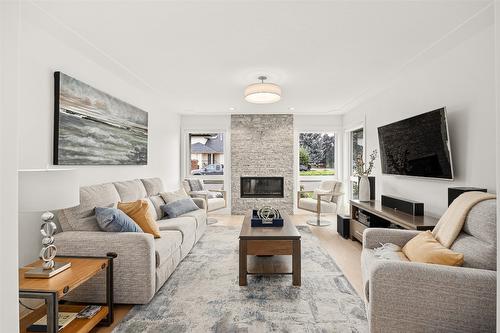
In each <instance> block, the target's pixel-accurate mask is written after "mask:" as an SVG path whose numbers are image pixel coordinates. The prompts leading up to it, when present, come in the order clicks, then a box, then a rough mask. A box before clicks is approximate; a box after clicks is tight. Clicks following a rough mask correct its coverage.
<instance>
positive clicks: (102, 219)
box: [95, 207, 143, 232]
mask: <svg viewBox="0 0 500 333" xmlns="http://www.w3.org/2000/svg"><path fill="white" fill-rule="evenodd" d="M95 217H96V220H97V224H98V225H99V228H100V229H101V230H102V231H108V232H143V231H142V229H141V227H139V226H138V225H137V224H136V223H135V222H134V220H132V219H131V218H130V217H128V215H127V214H125V213H124V212H122V211H121V210H119V209H116V208H103V207H96V209H95Z"/></svg>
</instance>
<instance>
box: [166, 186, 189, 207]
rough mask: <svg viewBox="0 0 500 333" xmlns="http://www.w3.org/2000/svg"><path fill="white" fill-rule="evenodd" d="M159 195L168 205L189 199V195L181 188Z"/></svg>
mask: <svg viewBox="0 0 500 333" xmlns="http://www.w3.org/2000/svg"><path fill="white" fill-rule="evenodd" d="M160 195H161V197H162V198H163V200H165V203H166V204H168V203H169V202H174V201H177V200H181V199H186V198H189V195H188V194H187V193H186V191H184V189H183V188H182V187H181V188H180V189H178V190H177V191H174V192H161V193H160Z"/></svg>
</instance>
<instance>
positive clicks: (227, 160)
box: [180, 127, 231, 212]
mask: <svg viewBox="0 0 500 333" xmlns="http://www.w3.org/2000/svg"><path fill="white" fill-rule="evenodd" d="M229 131H230V130H229V129H228V128H210V127H207V128H184V129H182V131H181V135H182V137H181V166H180V167H181V181H183V180H184V179H185V178H201V179H214V180H223V181H224V190H225V191H226V193H227V200H228V201H227V208H226V209H224V210H221V212H231V168H230V166H231V142H230V140H231V139H230V135H228V134H229ZM205 133H223V134H224V174H223V175H212V176H210V175H206V176H195V175H191V170H190V169H191V164H188V159H189V158H188V154H190V152H191V149H190V142H189V135H190V134H205Z"/></svg>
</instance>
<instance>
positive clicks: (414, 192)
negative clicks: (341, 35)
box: [343, 7, 497, 216]
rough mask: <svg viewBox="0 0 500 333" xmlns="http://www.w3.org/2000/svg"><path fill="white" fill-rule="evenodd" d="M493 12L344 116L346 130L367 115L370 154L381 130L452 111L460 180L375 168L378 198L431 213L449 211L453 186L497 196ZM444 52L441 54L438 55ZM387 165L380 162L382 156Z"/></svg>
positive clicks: (453, 144) (454, 154)
mask: <svg viewBox="0 0 500 333" xmlns="http://www.w3.org/2000/svg"><path fill="white" fill-rule="evenodd" d="M492 12H493V11H492V8H491V7H490V8H489V9H488V10H487V11H485V12H483V13H481V15H480V16H481V17H477V19H473V20H471V21H470V22H468V23H467V24H465V25H464V26H463V27H461V28H460V29H457V30H456V31H455V32H454V33H452V34H450V35H449V36H447V38H445V39H443V40H442V41H441V43H438V45H436V47H434V49H432V50H429V52H427V53H425V54H422V57H421V58H425V60H426V61H425V62H424V61H421V60H422V59H417V61H415V63H414V64H413V65H410V66H409V68H406V69H405V70H402V71H401V72H400V73H399V75H398V76H395V77H394V78H393V79H392V81H390V82H388V84H387V86H385V87H384V89H383V90H381V91H380V92H378V93H377V94H374V95H373V96H372V97H369V98H367V99H365V100H364V101H363V102H361V103H360V104H358V105H357V106H355V107H354V108H353V109H352V110H350V111H349V112H347V114H345V116H344V119H343V124H344V127H346V128H348V127H349V126H352V125H353V124H359V123H361V122H362V121H363V119H364V117H365V116H366V123H365V128H366V133H365V136H366V143H367V152H371V151H372V150H373V149H375V148H377V149H378V148H379V145H378V136H377V127H379V126H381V125H385V124H388V123H391V122H394V121H398V120H401V119H404V118H407V117H410V116H413V115H416V114H419V113H423V112H426V111H431V110H434V109H437V108H439V107H442V106H446V107H447V111H448V118H449V119H448V122H449V132H450V142H451V150H452V158H453V163H454V171H455V180H454V181H438V180H427V179H422V178H411V177H402V176H391V175H382V174H381V172H380V164H379V163H377V168H376V170H375V176H376V181H377V184H376V188H377V197H378V198H380V194H388V195H396V196H400V197H405V198H408V199H413V200H418V201H422V202H424V204H425V211H426V213H427V214H430V215H436V216H439V215H441V214H442V213H443V212H444V211H445V209H446V207H447V188H448V187H451V186H479V187H486V188H488V190H489V191H490V192H496V173H497V171H496V168H495V155H496V153H495V149H493V146H494V142H495V122H496V120H495V94H494V29H493V24H492V23H493V15H492ZM438 51H439V52H438ZM379 160H380V159H379Z"/></svg>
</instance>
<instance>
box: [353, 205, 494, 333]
mask: <svg viewBox="0 0 500 333" xmlns="http://www.w3.org/2000/svg"><path fill="white" fill-rule="evenodd" d="M418 233H419V231H410V230H397V229H377V228H373V229H366V230H365V232H364V234H363V250H362V254H361V273H362V277H363V284H364V297H365V305H366V309H367V315H368V322H369V326H370V332H494V331H495V323H496V279H497V272H496V201H495V200H486V201H483V202H480V203H478V204H477V205H475V206H474V207H473V208H472V209H471V211H470V212H469V214H468V216H467V218H466V221H465V225H464V227H463V229H462V232H461V233H460V235H459V236H458V238H457V239H456V240H455V242H454V243H453V244H452V246H451V249H452V250H453V251H456V252H460V253H463V254H464V257H465V262H464V265H463V267H452V266H443V265H432V264H423V263H416V262H410V261H404V260H402V261H399V260H387V259H381V258H377V257H376V256H375V253H374V250H373V249H374V248H376V247H379V246H380V244H383V243H393V244H396V245H399V246H404V245H405V244H406V243H407V242H408V241H409V240H410V239H412V238H413V237H414V236H415V235H417V234H418Z"/></svg>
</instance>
